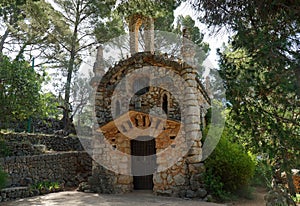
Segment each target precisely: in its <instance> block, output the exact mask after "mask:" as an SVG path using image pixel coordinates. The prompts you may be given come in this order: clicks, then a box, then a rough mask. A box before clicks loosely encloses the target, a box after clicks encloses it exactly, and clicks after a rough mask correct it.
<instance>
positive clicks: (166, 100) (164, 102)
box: [162, 94, 169, 115]
mask: <svg viewBox="0 0 300 206" xmlns="http://www.w3.org/2000/svg"><path fill="white" fill-rule="evenodd" d="M168 104H169V102H168V95H167V94H164V95H163V101H162V109H163V110H164V112H165V113H166V114H167V115H168V109H169V108H168Z"/></svg>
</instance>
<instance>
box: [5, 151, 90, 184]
mask: <svg viewBox="0 0 300 206" xmlns="http://www.w3.org/2000/svg"><path fill="white" fill-rule="evenodd" d="M0 166H1V167H2V168H3V170H4V171H5V172H6V173H7V174H8V176H9V178H8V183H7V187H17V186H27V185H29V184H32V183H39V182H44V181H50V182H59V183H64V184H65V186H69V187H71V186H78V184H79V183H81V182H84V181H87V178H88V176H90V175H91V170H92V159H91V157H90V156H89V155H88V154H87V153H86V152H59V153H53V154H44V155H33V156H19V157H18V156H14V157H5V158H0Z"/></svg>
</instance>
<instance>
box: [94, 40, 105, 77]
mask: <svg viewBox="0 0 300 206" xmlns="http://www.w3.org/2000/svg"><path fill="white" fill-rule="evenodd" d="M93 72H94V74H95V77H102V76H103V75H104V74H105V70H104V59H103V47H102V46H101V45H100V46H98V47H97V56H96V62H95V63H94V68H93Z"/></svg>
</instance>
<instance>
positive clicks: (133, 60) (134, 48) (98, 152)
mask: <svg viewBox="0 0 300 206" xmlns="http://www.w3.org/2000/svg"><path fill="white" fill-rule="evenodd" d="M141 26H142V27H141ZM141 28H143V29H144V33H143V34H144V39H145V47H144V51H139V46H138V40H139V30H140V29H141ZM129 32H130V34H129V35H130V54H131V56H130V57H128V58H127V59H125V60H121V61H119V62H118V63H116V64H115V65H114V66H113V67H110V68H105V67H104V64H103V49H102V47H101V46H99V47H98V50H97V52H98V53H97V59H96V62H95V64H94V74H95V77H94V78H93V80H92V81H93V82H94V83H93V85H96V86H95V87H96V88H95V90H96V94H95V114H96V118H97V128H96V133H95V137H94V140H93V141H94V142H93V144H94V145H93V159H94V160H95V161H94V162H93V175H92V177H90V180H89V184H90V186H91V190H92V191H94V192H98V193H124V192H131V191H133V190H151V191H153V192H154V193H155V194H157V195H167V196H179V197H190V198H192V197H200V198H204V197H205V196H206V195H207V192H206V191H205V189H204V187H203V179H202V176H203V175H202V174H203V172H204V171H205V168H204V165H203V163H202V162H201V157H202V156H201V154H202V144H201V138H202V130H203V127H205V120H204V116H205V113H206V111H207V109H208V108H209V107H210V97H209V95H208V92H207V91H206V88H205V87H204V86H203V85H202V83H201V81H200V80H199V78H198V77H197V70H196V69H195V68H194V67H193V66H192V65H190V64H189V63H187V62H185V61H184V60H185V59H190V60H191V59H193V58H194V55H195V54H194V50H193V47H192V46H191V45H190V44H189V43H187V41H186V40H185V39H188V38H189V30H188V28H186V29H184V31H183V38H182V47H181V49H180V52H181V55H182V57H184V58H183V60H182V59H176V58H174V57H172V58H171V57H170V56H169V55H168V54H160V53H156V52H155V48H154V45H155V44H154V19H153V18H151V17H145V16H143V15H139V14H136V15H133V16H131V17H130V18H129ZM179 77H180V78H179ZM177 81H183V82H184V86H182V85H181V86H178V85H180V83H178V82H177ZM169 88H171V89H169ZM172 88H173V89H172ZM116 91H118V92H116Z"/></svg>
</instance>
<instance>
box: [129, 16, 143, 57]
mask: <svg viewBox="0 0 300 206" xmlns="http://www.w3.org/2000/svg"><path fill="white" fill-rule="evenodd" d="M141 25H142V18H141V16H140V15H133V16H130V18H129V38H130V39H129V44H130V54H131V55H133V54H135V53H137V52H138V51H139V29H140V27H141Z"/></svg>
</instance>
